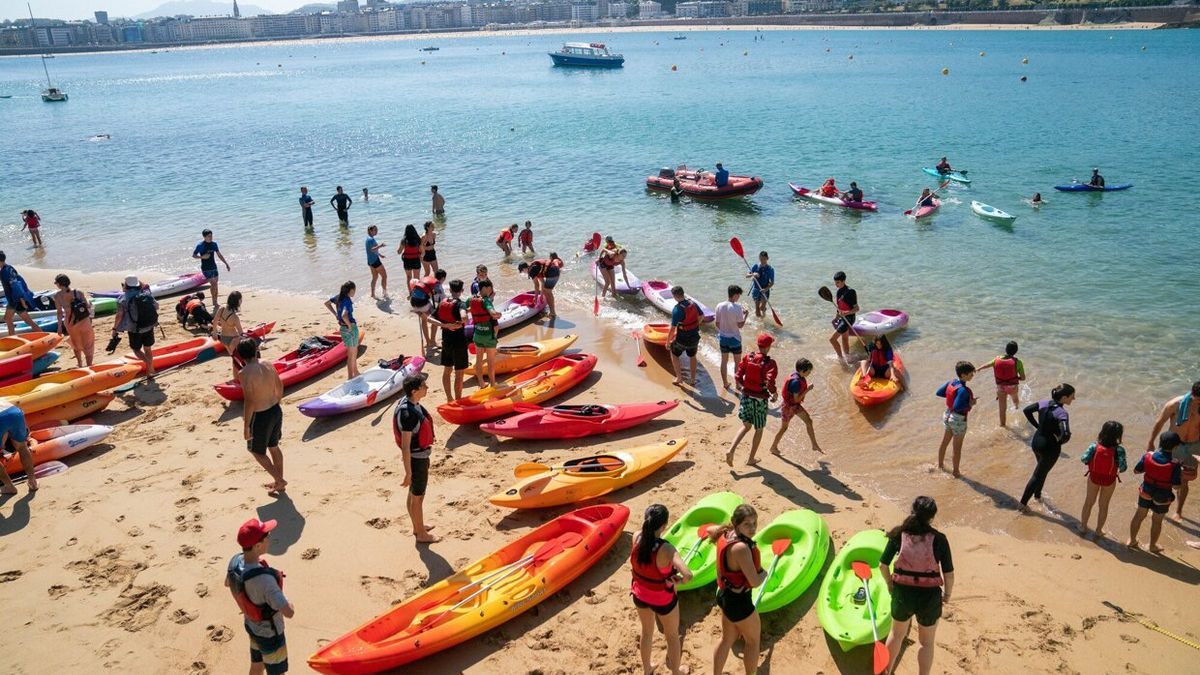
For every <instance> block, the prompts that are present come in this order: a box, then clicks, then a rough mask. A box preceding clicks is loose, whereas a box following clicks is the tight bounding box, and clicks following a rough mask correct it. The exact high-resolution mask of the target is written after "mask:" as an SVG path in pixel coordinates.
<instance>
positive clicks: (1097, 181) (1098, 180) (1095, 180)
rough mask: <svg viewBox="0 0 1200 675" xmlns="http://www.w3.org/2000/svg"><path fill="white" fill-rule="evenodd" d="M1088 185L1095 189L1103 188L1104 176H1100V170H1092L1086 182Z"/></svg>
mask: <svg viewBox="0 0 1200 675" xmlns="http://www.w3.org/2000/svg"><path fill="white" fill-rule="evenodd" d="M1088 185H1090V186H1092V187H1095V188H1102V187H1104V176H1101V175H1100V169H1099V168H1096V169H1092V178H1091V180H1089V181H1088Z"/></svg>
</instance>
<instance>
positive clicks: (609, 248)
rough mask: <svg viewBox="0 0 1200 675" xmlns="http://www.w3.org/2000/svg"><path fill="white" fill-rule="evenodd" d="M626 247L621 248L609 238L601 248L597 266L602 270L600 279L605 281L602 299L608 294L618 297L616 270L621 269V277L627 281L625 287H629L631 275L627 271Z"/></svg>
mask: <svg viewBox="0 0 1200 675" xmlns="http://www.w3.org/2000/svg"><path fill="white" fill-rule="evenodd" d="M626 253H627V252H626V250H625V247H623V246H621V245H620V244H618V243H617V242H616V240H614V239H613V238H612V236H611V235H610V236H607V237H605V238H604V246H603V247H601V248H600V255H599V257H598V258H597V259H596V265H597V267H599V269H600V277H601V278H602V279H603V280H604V283H603V285H602V286H601V288H600V297H602V298H603V297H604V294H605V293H606V292H611V293H612V296H613V297H614V298H615V297H617V277H616V269H617V267H618V266H620V268H621V276H622V278H624V280H625V286H626V287H628V286H629V273H628V272H626V271H625V255H626Z"/></svg>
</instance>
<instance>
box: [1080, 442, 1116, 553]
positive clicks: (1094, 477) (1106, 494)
mask: <svg viewBox="0 0 1200 675" xmlns="http://www.w3.org/2000/svg"><path fill="white" fill-rule="evenodd" d="M1124 433H1125V427H1124V426H1122V425H1121V423H1120V422H1118V421H1116V420H1109V421H1107V422H1105V423H1104V426H1102V427H1100V435H1099V436H1097V437H1096V442H1095V443H1092V444H1091V445H1089V446H1088V449H1087V450H1084V451H1083V455H1082V456H1080V458H1079V461H1081V462H1083V465H1084V466H1086V467H1087V468H1088V470H1087V479H1088V483H1087V497H1085V498H1084V500H1083V515H1082V516H1080V518H1079V534H1081V535H1083V536H1085V537H1086V536H1087V534H1088V520H1090V519H1091V517H1092V506H1093V505H1094V504H1095V503H1096V498H1097V497H1099V499H1100V513H1099V515H1098V516H1097V517H1096V539H1101V538H1103V537H1104V522H1105V521H1106V520H1108V503H1109V501H1111V500H1112V495H1113V491H1115V490H1116V489H1117V481H1118V480H1119V479H1120V476H1119V475H1118V474H1121V473H1124V472H1125V470H1126V469H1127V468H1128V467H1127V465H1126V464H1125V446H1123V445H1121V436H1122V434H1124Z"/></svg>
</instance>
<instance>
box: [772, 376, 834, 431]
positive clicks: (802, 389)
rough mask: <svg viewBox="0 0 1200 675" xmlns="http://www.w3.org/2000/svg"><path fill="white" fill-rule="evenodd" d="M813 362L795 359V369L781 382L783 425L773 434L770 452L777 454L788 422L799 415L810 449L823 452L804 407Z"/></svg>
mask: <svg viewBox="0 0 1200 675" xmlns="http://www.w3.org/2000/svg"><path fill="white" fill-rule="evenodd" d="M812 369H813V364H812V361H809V360H808V359H798V360H797V361H796V371H795V372H794V373H792V374H791V375H789V376H788V379H787V381H786V382H784V383H783V392H782V394H783V406H782V407H781V408H780V412H781V413H782V415H783V425H782V426H780V427H779V433H777V434H775V440H774V441H773V442H772V443H771V454H774V455H779V454H781V453H780V452H779V440H780V439H781V438H783V435H784V434H786V433H787V430H788V423H789V422H791V421H792V418H793V417H799V418H800V421H801V422H804V428H805V430H807V431H808V440H809V441H810V442H811V443H812V449H813V450H815V451H817V452H819V453H821V454H822V455H823V454H825V451H824V450H822V449H821V446H820V445H817V434H816V433H815V432H814V431H813V422H812V416H811V415H809V414H808V411H807V410H805V409H804V397H805V396H806V395H808V392H810V391H812V388H813V385H812V383H811V382H809V381H808V376H809V375H811V374H812Z"/></svg>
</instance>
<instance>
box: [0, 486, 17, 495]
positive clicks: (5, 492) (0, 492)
mask: <svg viewBox="0 0 1200 675" xmlns="http://www.w3.org/2000/svg"><path fill="white" fill-rule="evenodd" d="M15 494H17V488H15V487H6V488H3V489H0V495H15Z"/></svg>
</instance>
